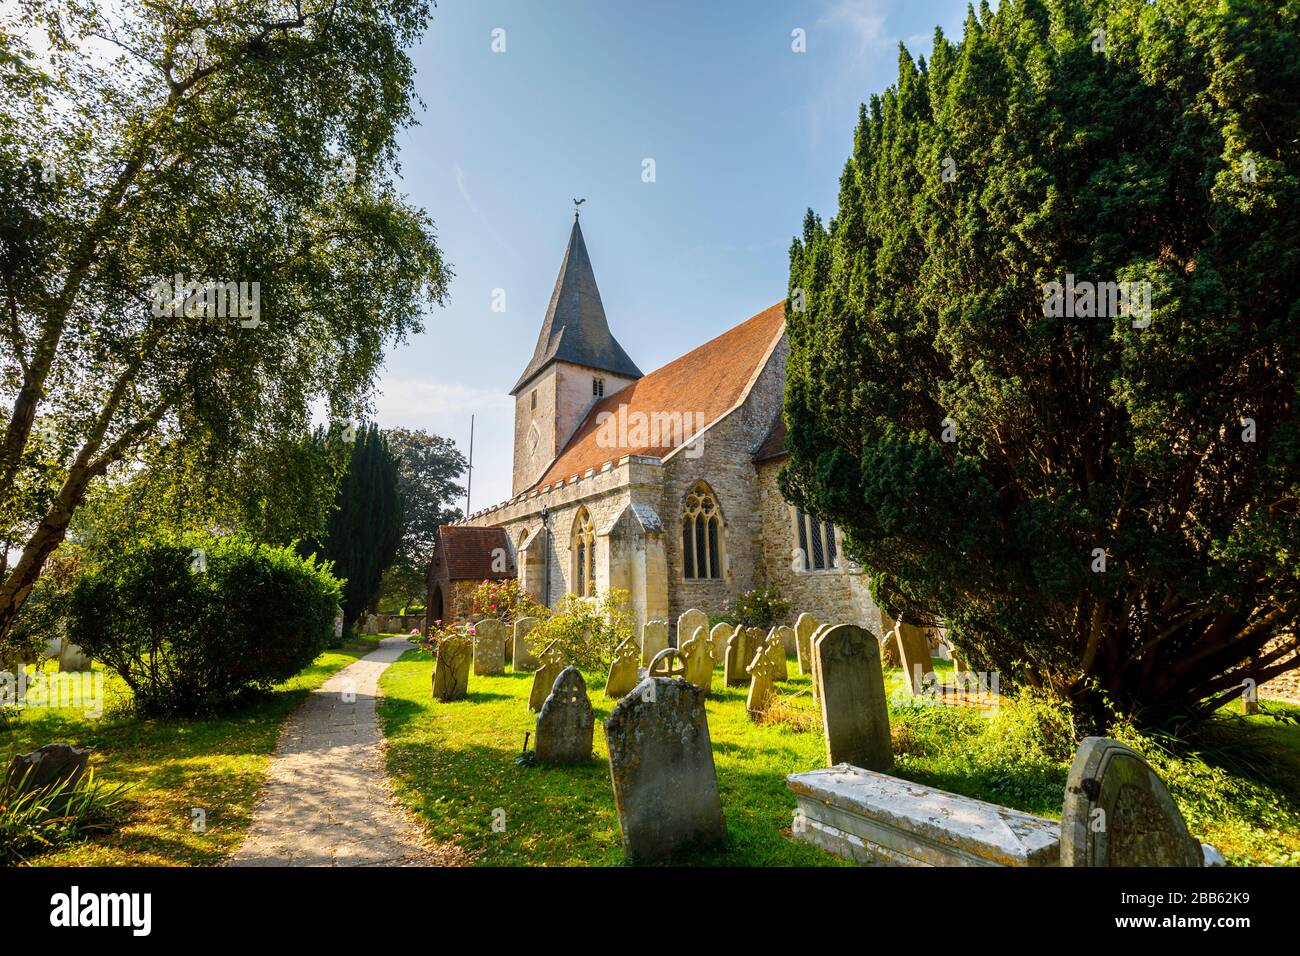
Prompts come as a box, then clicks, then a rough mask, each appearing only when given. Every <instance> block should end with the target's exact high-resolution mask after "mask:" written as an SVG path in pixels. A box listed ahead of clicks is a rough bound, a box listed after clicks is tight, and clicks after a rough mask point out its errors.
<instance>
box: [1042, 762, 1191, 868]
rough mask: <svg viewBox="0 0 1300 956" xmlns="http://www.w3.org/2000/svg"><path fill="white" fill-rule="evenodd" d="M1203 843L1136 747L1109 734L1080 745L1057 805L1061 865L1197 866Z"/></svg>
mask: <svg viewBox="0 0 1300 956" xmlns="http://www.w3.org/2000/svg"><path fill="white" fill-rule="evenodd" d="M1203 863H1204V858H1203V854H1202V850H1201V844H1200V843H1199V842H1198V841H1196V840H1194V839H1193V838H1192V836H1191V834H1190V833H1188V832H1187V824H1186V823H1184V822H1183V815H1182V813H1180V812H1179V810H1178V805H1177V804H1176V803H1174V799H1173V797H1171V796H1170V795H1169V790H1168V789H1167V788H1166V787H1165V784H1164V781H1163V780H1161V779H1160V777H1159V776H1157V775H1156V772H1155V771H1154V770H1152V769H1151V767H1150V766H1149V765H1148V764H1147V762H1146V761H1145V760H1143V759H1142V757H1141V755H1139V754H1138V753H1137V752H1136V751H1133V750H1130V749H1129V748H1128V747H1125V746H1124V745H1123V744H1122V743H1120V742H1119V741H1117V740H1111V739H1110V738H1109V737H1088V738H1086V739H1085V740H1084V742H1083V743H1082V744H1080V746H1079V751H1078V753H1076V754H1075V755H1074V763H1072V764H1071V765H1070V774H1069V776H1068V777H1067V778H1066V782H1065V803H1064V805H1063V806H1062V808H1061V866H1201V865H1203Z"/></svg>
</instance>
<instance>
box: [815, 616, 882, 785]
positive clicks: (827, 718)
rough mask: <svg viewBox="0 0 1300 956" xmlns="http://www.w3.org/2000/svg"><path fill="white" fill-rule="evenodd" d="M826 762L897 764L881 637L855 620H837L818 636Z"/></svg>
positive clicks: (872, 765)
mask: <svg viewBox="0 0 1300 956" xmlns="http://www.w3.org/2000/svg"><path fill="white" fill-rule="evenodd" d="M813 653H814V654H816V655H817V674H818V680H819V682H820V685H821V690H820V693H821V709H822V726H823V728H824V731H823V732H824V733H825V735H826V762H827V763H828V764H830V765H831V766H834V765H836V764H841V763H847V764H852V765H853V766H855V767H862V768H863V769H864V770H881V771H884V770H888V769H889V768H890V767H891V766H893V763H894V754H893V751H892V749H891V748H890V743H889V707H888V703H887V701H886V700H885V675H884V673H883V671H882V670H881V668H880V642H879V641H877V640H876V638H875V635H873V634H872V633H871V632H870V631H868V630H866V629H865V628H862V627H858V626H857V625H856V624H837V625H836V626H834V627H831V628H827V629H826V630H824V631H823V632H822V633H821V634H820V635H818V637H817V644H816V646H815V647H814V648H813Z"/></svg>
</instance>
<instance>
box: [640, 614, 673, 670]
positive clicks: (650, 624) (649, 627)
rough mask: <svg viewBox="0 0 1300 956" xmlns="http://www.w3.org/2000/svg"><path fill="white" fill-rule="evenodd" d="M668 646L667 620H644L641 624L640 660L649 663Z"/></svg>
mask: <svg viewBox="0 0 1300 956" xmlns="http://www.w3.org/2000/svg"><path fill="white" fill-rule="evenodd" d="M667 646H668V622H667V621H646V622H645V623H644V624H642V625H641V660H642V661H644V662H645V663H646V664H649V663H650V662H651V661H652V660H654V656H655V655H656V654H658V653H659V652H660V651H662V650H663V649H664V648H665V647H667Z"/></svg>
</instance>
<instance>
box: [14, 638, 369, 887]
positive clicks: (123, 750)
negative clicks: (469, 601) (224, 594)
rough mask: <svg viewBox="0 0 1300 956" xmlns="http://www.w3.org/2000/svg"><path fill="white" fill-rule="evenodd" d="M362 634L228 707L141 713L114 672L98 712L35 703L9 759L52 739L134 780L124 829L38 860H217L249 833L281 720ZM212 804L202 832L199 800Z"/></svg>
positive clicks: (98, 767) (365, 641)
mask: <svg viewBox="0 0 1300 956" xmlns="http://www.w3.org/2000/svg"><path fill="white" fill-rule="evenodd" d="M377 644H378V639H377V638H374V637H361V638H359V639H357V640H356V641H353V642H350V643H348V644H347V645H346V646H344V647H342V648H339V649H337V650H328V651H326V652H325V653H323V654H321V655H320V657H318V658H317V659H316V660H315V662H314V663H313V664H312V665H311V666H310V667H307V668H306V669H304V670H303V671H301V672H300V673H299V674H297V675H296V676H294V677H293V678H292V679H290V680H288V681H286V682H285V683H284V684H281V685H280V686H279V687H278V688H277V689H276V690H275V691H274V692H273V693H272V694H270V695H269V696H268V697H267V698H266V699H265V700H262V701H259V702H258V703H256V704H255V705H253V706H251V707H248V708H245V709H243V710H240V711H238V712H237V713H232V714H229V715H226V716H222V717H217V718H209V719H202V720H199V719H195V720H179V719H149V720H141V719H138V718H136V717H134V716H131V715H129V714H128V713H127V712H126V709H125V708H126V705H127V704H128V703H129V701H130V691H129V690H128V689H127V687H126V686H125V685H124V684H123V683H122V681H121V679H120V678H118V677H117V675H116V674H111V673H110V674H108V675H106V679H105V681H104V691H105V697H106V706H105V709H104V714H103V715H102V716H100V717H98V718H93V717H89V716H87V715H85V714H84V713H83V712H81V711H79V710H59V709H46V708H28V709H24V710H22V711H21V712H20V713H19V716H18V717H17V719H15V720H10V721H8V722H5V723H0V757H2V758H3V759H4V760H5V761H6V763H7V762H8V759H9V757H10V756H11V755H12V754H14V753H21V752H25V751H29V750H34V749H35V748H37V747H39V746H41V745H42V744H47V743H55V742H62V743H72V744H76V745H78V746H90V747H93V748H94V750H95V753H94V756H93V757H92V758H91V766H92V767H93V768H94V770H95V774H96V776H97V778H98V779H99V780H102V781H104V782H105V783H107V784H109V785H116V784H119V783H128V784H132V785H133V786H134V789H133V790H131V792H130V793H129V795H128V800H129V803H128V811H127V812H128V816H127V819H126V821H125V823H124V825H123V826H122V827H121V828H120V829H118V830H117V831H115V832H113V833H110V834H106V835H104V836H102V837H94V838H91V839H88V840H84V841H81V842H79V843H75V844H70V845H68V846H65V847H62V848H59V849H56V850H53V851H51V852H48V853H44V854H41V855H39V856H37V857H33V858H32V859H31V860H30V865H34V866H178V865H179V866H185V865H197V866H211V865H214V864H219V863H221V862H222V861H223V860H224V859H225V858H226V857H227V856H228V855H229V854H230V853H232V852H233V851H234V850H235V849H236V848H237V847H238V846H239V844H240V842H241V840H242V839H243V836H244V832H245V831H246V830H247V828H248V825H249V821H250V819H251V817H252V812H253V804H254V803H255V801H256V799H257V795H258V791H259V790H260V789H261V787H262V782H263V781H264V780H265V778H266V771H267V768H268V767H269V766H270V758H271V754H272V753H274V751H275V744H276V740H277V738H278V737H279V733H280V727H281V725H282V724H283V723H284V721H285V719H286V718H287V717H288V716H289V715H290V714H291V713H292V712H293V710H294V709H295V708H296V707H297V706H298V705H299V704H301V703H302V702H303V700H304V699H305V698H306V696H307V694H309V693H310V692H311V691H312V690H313V689H314V688H316V687H319V686H320V685H321V684H323V683H324V682H325V681H326V680H327V679H328V678H329V677H330V675H332V674H334V673H335V672H336V671H338V670H340V669H342V668H344V667H346V666H347V665H348V664H351V663H352V662H353V661H354V660H356V659H357V658H358V657H362V656H364V655H365V654H368V653H369V652H370V651H371V650H373V649H374V648H375V647H376V646H377ZM195 808H199V809H202V810H204V811H205V813H206V829H205V831H204V832H195V831H194V829H193V823H192V820H193V810H194V809H195Z"/></svg>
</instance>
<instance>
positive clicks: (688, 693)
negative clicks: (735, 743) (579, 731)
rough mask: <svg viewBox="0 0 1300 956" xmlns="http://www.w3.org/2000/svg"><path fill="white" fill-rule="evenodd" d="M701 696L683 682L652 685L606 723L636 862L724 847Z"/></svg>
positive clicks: (621, 821) (628, 848)
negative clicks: (689, 849)
mask: <svg viewBox="0 0 1300 956" xmlns="http://www.w3.org/2000/svg"><path fill="white" fill-rule="evenodd" d="M704 696H705V695H704V690H703V689H702V688H699V687H696V686H695V685H694V684H691V683H690V682H688V681H685V680H682V679H680V678H667V677H647V678H646V679H645V680H644V681H642V682H641V683H640V684H639V685H637V687H636V688H635V689H634V690H633V692H632V693H630V694H628V695H627V696H626V697H624V698H623V699H622V700H621V701H619V702H618V705H617V706H616V707H615V708H614V711H613V713H612V714H610V716H609V719H608V720H606V721H605V740H606V742H607V743H608V745H609V775H610V779H611V781H612V782H613V786H614V805H615V807H616V808H617V810H618V825H619V829H620V830H621V831H622V833H623V850H624V852H625V853H626V854H627V855H628V857H629V858H631V860H632V861H633V862H636V863H653V862H656V861H660V860H663V859H665V858H667V857H669V856H671V855H672V854H673V853H674V852H676V851H677V850H679V849H682V848H684V847H687V846H692V845H703V846H711V845H715V844H718V843H721V842H722V841H723V840H725V839H726V836H727V825H726V821H725V820H724V819H723V816H722V799H721V797H719V795H718V776H717V772H716V771H715V769H714V766H713V747H712V744H711V743H710V741H709V724H708V720H707V718H706V717H705V713H704Z"/></svg>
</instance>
